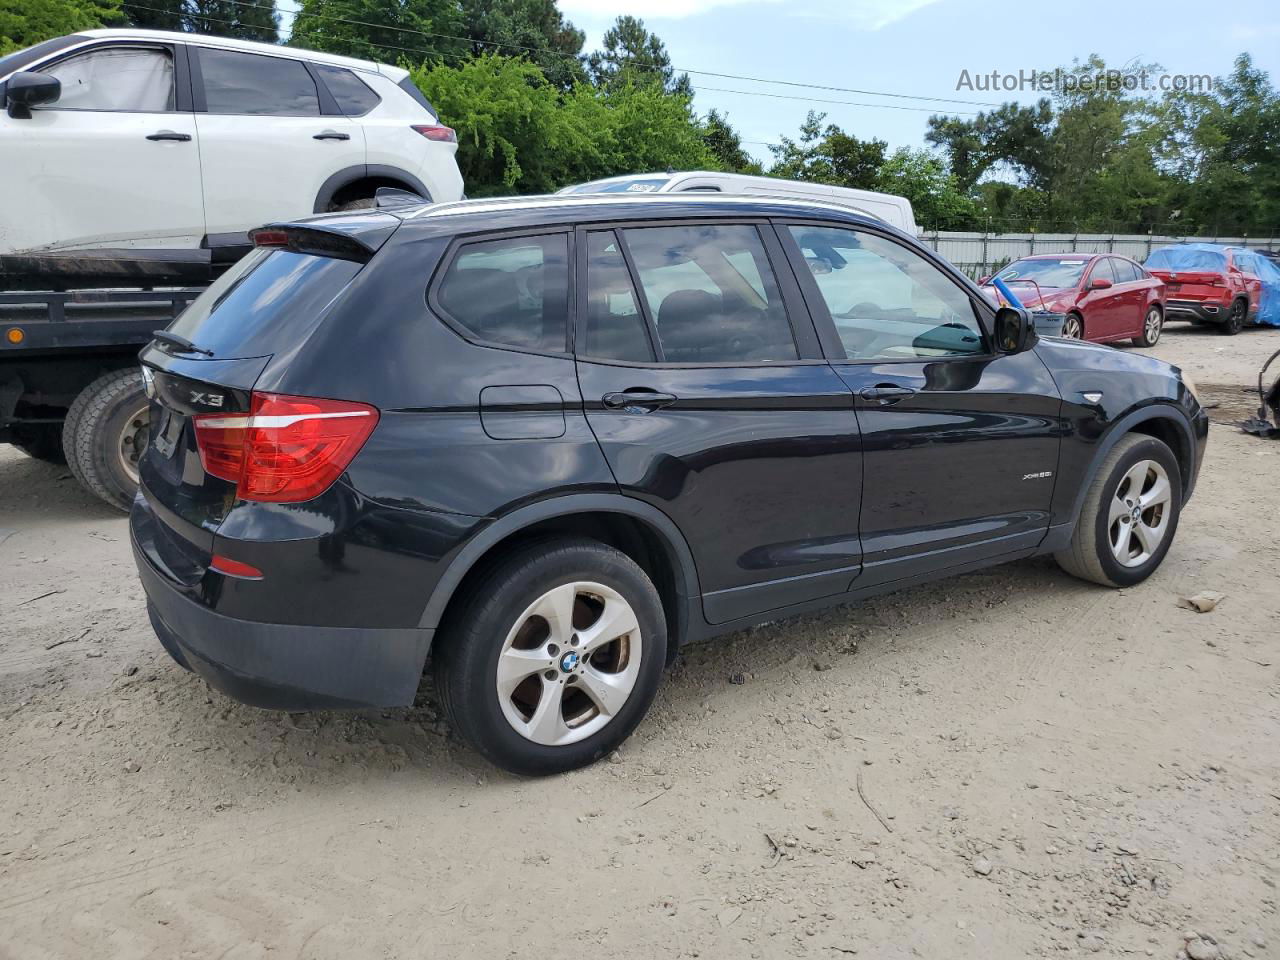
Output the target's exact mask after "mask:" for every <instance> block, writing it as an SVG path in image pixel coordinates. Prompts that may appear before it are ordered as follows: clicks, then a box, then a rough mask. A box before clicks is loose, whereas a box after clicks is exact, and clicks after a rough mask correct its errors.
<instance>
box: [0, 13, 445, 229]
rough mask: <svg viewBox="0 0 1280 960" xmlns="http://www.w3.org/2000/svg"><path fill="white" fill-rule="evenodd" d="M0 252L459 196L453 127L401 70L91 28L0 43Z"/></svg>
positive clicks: (182, 36)
mask: <svg viewBox="0 0 1280 960" xmlns="http://www.w3.org/2000/svg"><path fill="white" fill-rule="evenodd" d="M0 103H3V104H4V106H5V108H6V109H5V111H4V112H3V113H0V157H2V158H3V164H2V165H3V169H4V176H3V177H0V254H5V253H13V252H18V251H23V252H25V251H33V250H44V249H48V250H57V249H74V248H81V249H84V248H108V247H130V248H142V247H146V248H175V247H176V248H193V247H218V246H223V245H226V246H237V245H239V244H241V243H243V242H244V234H245V232H246V231H247V230H249V229H251V228H253V227H255V226H259V225H261V224H263V223H266V222H268V221H271V220H279V219H292V218H296V217H300V216H305V215H308V214H311V213H321V212H324V211H328V210H341V209H349V208H354V207H359V206H369V205H371V202H372V198H373V197H374V194H375V191H376V190H377V189H378V188H379V187H396V188H399V189H402V190H408V191H411V192H413V193H416V194H418V195H420V196H422V197H424V198H425V199H427V200H432V201H445V200H457V199H460V198H461V197H462V177H461V175H460V174H459V172H458V165H457V161H456V159H455V156H454V155H455V153H456V151H457V140H456V138H455V136H454V132H453V130H451V129H450V128H449V127H446V126H442V125H441V124H440V122H439V118H438V117H437V115H436V111H435V109H434V108H433V107H432V106H431V104H430V103H429V102H428V101H427V99H426V97H424V96H423V95H422V93H421V92H420V91H419V90H418V89H417V87H415V86H414V85H413V81H412V80H411V79H410V78H409V74H408V73H407V72H406V71H404V70H401V69H400V68H398V67H392V66H388V65H387V64H384V63H372V62H369V61H365V60H353V59H350V58H348V57H336V56H330V55H329V54H324V53H314V52H311V51H308V50H295V49H292V48H289V47H277V46H271V45H269V44H263V43H249V42H247V41H241V40H230V39H225V38H222V37H205V36H198V35H195V34H187V33H162V32H157V31H152V30H88V31H85V32H84V33H78V34H74V35H71V36H67V37H60V38H58V39H56V40H49V41H46V42H45V43H42V44H38V45H36V46H34V47H30V48H28V49H26V50H20V51H18V52H17V53H13V54H10V55H8V56H5V57H0Z"/></svg>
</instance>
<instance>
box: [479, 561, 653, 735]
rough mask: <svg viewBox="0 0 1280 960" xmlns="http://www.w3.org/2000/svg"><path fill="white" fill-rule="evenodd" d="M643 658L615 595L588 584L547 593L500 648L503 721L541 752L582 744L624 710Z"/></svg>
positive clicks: (631, 619)
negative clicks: (547, 748)
mask: <svg viewBox="0 0 1280 960" xmlns="http://www.w3.org/2000/svg"><path fill="white" fill-rule="evenodd" d="M643 654H644V639H643V637H642V636H641V633H640V625H639V622H638V621H637V619H636V614H635V611H634V610H633V609H632V608H631V605H630V604H629V603H628V602H627V601H626V599H624V598H623V596H622V595H621V594H620V593H618V592H617V591H616V590H613V589H612V588H610V587H606V586H605V585H604V584H600V583H592V582H590V581H578V582H575V583H566V584H563V585H561V586H558V587H553V588H552V589H550V590H548V591H547V592H546V593H544V594H543V595H542V596H540V597H539V598H538V599H537V600H535V601H534V602H533V603H531V604H530V605H529V606H528V607H527V608H526V609H525V611H524V613H522V614H521V615H520V616H519V617H518V618H517V619H516V622H515V624H514V625H513V626H512V628H511V630H510V632H509V633H508V634H507V637H506V640H505V641H504V642H503V644H502V652H501V653H500V654H499V655H498V668H497V671H496V676H495V681H496V690H497V695H498V701H499V703H500V704H501V706H502V714H503V716H504V717H506V719H507V722H508V723H509V724H511V727H512V729H514V730H515V731H516V732H517V733H519V734H520V735H521V736H522V737H524V738H525V739H527V740H531V741H533V742H534V743H537V744H541V745H543V746H548V747H556V746H564V745H566V744H570V743H577V742H578V741H580V740H585V739H586V738H587V737H590V736H591V735H593V734H595V733H598V732H599V731H600V730H602V729H603V728H604V727H605V726H607V725H608V724H609V723H610V721H612V720H613V718H614V717H616V716H617V715H618V712H619V711H620V710H621V709H622V708H623V706H624V705H625V704H626V703H627V700H628V699H629V698H630V696H631V693H632V691H633V690H634V689H635V686H636V681H637V679H638V678H639V675H640V661H641V658H642V656H643Z"/></svg>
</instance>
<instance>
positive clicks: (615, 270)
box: [578, 230, 653, 363]
mask: <svg viewBox="0 0 1280 960" xmlns="http://www.w3.org/2000/svg"><path fill="white" fill-rule="evenodd" d="M578 352H579V353H580V354H582V355H583V356H586V357H595V358H597V359H601V360H629V361H631V362H632V363H645V362H647V361H652V360H653V347H652V346H651V345H650V343H649V332H648V329H647V328H646V325H645V321H644V314H642V313H641V312H640V298H639V297H638V296H636V290H635V285H634V284H632V282H631V273H630V272H629V271H628V270H627V264H626V261H625V260H624V259H623V258H622V250H621V248H620V247H619V246H618V238H617V236H616V235H615V234H614V232H613V231H612V230H606V231H602V232H599V233H590V234H587V305H586V329H585V333H584V337H583V342H582V344H580V345H579V347H578Z"/></svg>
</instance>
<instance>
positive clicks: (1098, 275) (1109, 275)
mask: <svg viewBox="0 0 1280 960" xmlns="http://www.w3.org/2000/svg"><path fill="white" fill-rule="evenodd" d="M1095 280H1110V281H1111V282H1112V283H1115V282H1116V275H1115V274H1114V273H1113V272H1112V271H1111V258H1110V257H1103V258H1101V259H1100V260H1098V262H1097V263H1095V264H1094V265H1093V272H1092V273H1091V274H1089V282H1090V283H1093V281H1095Z"/></svg>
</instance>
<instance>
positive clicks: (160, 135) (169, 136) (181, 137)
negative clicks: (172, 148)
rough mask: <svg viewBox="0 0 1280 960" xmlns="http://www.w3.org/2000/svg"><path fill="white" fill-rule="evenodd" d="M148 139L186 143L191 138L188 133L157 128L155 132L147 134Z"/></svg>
mask: <svg viewBox="0 0 1280 960" xmlns="http://www.w3.org/2000/svg"><path fill="white" fill-rule="evenodd" d="M147 139H148V140H177V141H178V142H180V143H186V142H187V141H188V140H190V139H191V134H189V133H179V132H178V131H177V130H157V131H156V132H155V133H149V134H147Z"/></svg>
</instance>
